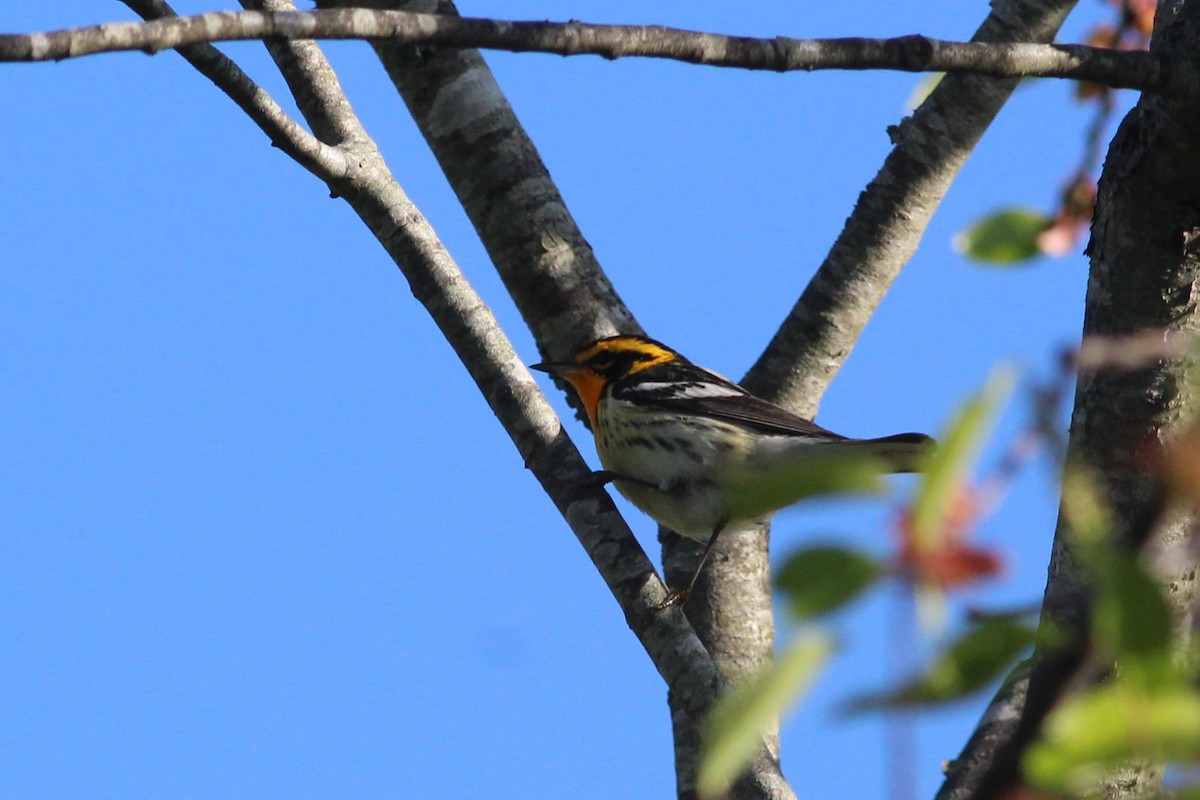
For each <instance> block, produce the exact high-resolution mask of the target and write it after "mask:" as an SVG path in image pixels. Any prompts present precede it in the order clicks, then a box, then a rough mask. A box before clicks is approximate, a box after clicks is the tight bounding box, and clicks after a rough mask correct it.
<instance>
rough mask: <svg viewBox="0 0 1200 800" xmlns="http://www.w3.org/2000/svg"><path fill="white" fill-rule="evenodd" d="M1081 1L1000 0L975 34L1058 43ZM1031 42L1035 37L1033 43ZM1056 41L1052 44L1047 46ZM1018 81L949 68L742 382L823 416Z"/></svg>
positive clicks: (901, 130) (898, 131) (901, 128)
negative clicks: (831, 391)
mask: <svg viewBox="0 0 1200 800" xmlns="http://www.w3.org/2000/svg"><path fill="white" fill-rule="evenodd" d="M1075 2H1076V0H998V1H997V2H994V3H993V4H992V5H993V9H992V12H991V14H989V15H988V17H987V19H985V20H984V22H983V24H982V25H980V27H979V30H978V31H976V33H975V36H974V40H976V41H980V42H1001V44H992V45H982V46H985V47H988V46H992V47H1001V48H1003V47H1005V46H1007V45H1005V44H1003V42H1012V41H1019V40H1031V41H1047V42H1048V41H1051V40H1053V38H1054V36H1055V34H1056V33H1057V31H1058V29H1059V27H1060V26H1061V25H1062V22H1063V20H1064V19H1066V16H1067V14H1068V13H1069V12H1070V10H1071V8H1072V7H1074V5H1075ZM1029 46H1031V47H1033V46H1035V45H1029ZM1038 46H1041V47H1050V45H1038ZM1016 86H1017V81H1016V79H1012V78H1010V79H1007V80H990V79H986V78H981V77H978V76H974V75H948V76H946V77H945V78H944V79H943V80H942V81H941V82H940V83H939V84H938V86H937V88H935V89H934V90H933V92H932V93H930V95H929V97H927V98H926V99H925V102H923V103H922V104H921V106H920V108H918V109H917V110H916V112H915V113H914V114H913V115H912V116H911V117H909V118H908V119H905V120H903V121H902V122H901V123H900V124H899V125H898V126H897V127H896V128H894V129H892V130H891V131H890V133H891V135H892V140H893V141H894V142H895V144H896V146H895V148H894V149H893V150H892V152H891V153H890V154H889V155H888V157H887V160H886V161H884V164H883V166H882V167H881V168H880V170H879V172H878V174H876V176H875V177H874V178H873V179H872V181H871V182H870V183H869V184H868V185H867V187H866V188H865V189H864V190H863V192H862V194H861V195H860V196H859V199H858V203H857V204H856V205H855V207H854V211H853V212H852V213H851V215H850V218H849V219H848V220H847V221H846V225H845V227H844V228H843V229H842V231H841V233H840V234H839V235H838V238H837V241H835V242H834V244H833V246H832V247H831V248H830V250H829V254H828V255H827V256H826V257H825V260H824V262H823V263H822V264H821V266H820V268H819V269H818V270H817V272H816V275H814V276H813V279H812V280H811V281H810V282H809V285H808V287H807V288H805V290H804V293H803V294H802V295H801V296H800V299H799V300H798V301H797V302H796V305H795V306H794V307H793V308H792V310H791V311H790V312H789V313H788V316H787V318H786V319H785V320H784V322H783V324H782V325H781V326H780V328H779V331H778V332H776V334H775V336H774V337H773V338H772V340H771V343H770V344H769V345H768V346H767V348H766V350H765V351H764V352H763V354H762V356H760V357H759V360H758V361H757V362H756V363H755V364H754V366H753V367H752V368H751V369H750V372H749V373H748V374H747V375H746V377H745V379H744V380H743V381H742V383H743V385H744V386H745V387H746V388H747V389H749V390H750V391H752V392H754V393H755V394H757V395H759V396H762V397H766V398H767V399H770V400H774V401H775V402H777V403H780V404H782V405H786V406H789V407H790V408H792V409H794V410H796V411H798V412H800V413H802V414H805V415H806V416H809V417H813V416H815V415H816V410H817V406H818V404H819V402H820V399H821V396H822V395H823V394H824V392H825V390H826V389H827V388H828V386H829V383H830V382H831V381H832V380H833V378H834V376H835V375H836V374H837V372H838V370H839V369H841V367H842V365H843V364H844V363H845V361H846V359H847V358H848V357H849V355H850V352H851V351H852V350H853V348H854V345H855V342H857V340H858V337H859V336H860V335H861V334H862V331H863V329H864V328H865V327H866V324H867V322H868V321H869V320H870V318H871V315H872V314H874V312H875V309H876V307H878V305H879V303H880V302H882V300H883V298H884V296H885V295H886V294H887V291H888V289H889V288H890V287H891V285H892V282H893V281H894V280H895V279H896V277H897V276H898V275H899V274H900V270H901V269H903V267H904V265H905V264H907V263H908V260H909V258H911V257H912V254H913V253H914V252H916V249H917V245H918V244H919V243H920V241H921V237H922V236H923V235H924V233H925V228H926V227H927V226H928V224H929V221H930V219H932V217H933V214H934V212H935V211H936V210H937V208H938V205H939V204H940V203H941V201H942V198H943V197H945V195H946V192H947V191H948V190H949V188H950V184H951V183H952V182H953V181H954V179H955V178H956V177H957V175H958V171H959V169H961V168H962V165H963V164H964V163H966V160H967V156H969V155H970V154H971V151H972V150H973V149H974V148H975V144H976V143H977V142H978V141H979V139H980V137H981V136H983V133H984V131H985V130H987V127H988V126H989V125H990V124H991V122H992V120H993V119H994V118H995V116H996V114H998V113H999V112H1000V109H1001V108H1003V106H1004V104H1005V102H1007V101H1008V98H1009V95H1011V94H1012V91H1013V89H1015V88H1016Z"/></svg>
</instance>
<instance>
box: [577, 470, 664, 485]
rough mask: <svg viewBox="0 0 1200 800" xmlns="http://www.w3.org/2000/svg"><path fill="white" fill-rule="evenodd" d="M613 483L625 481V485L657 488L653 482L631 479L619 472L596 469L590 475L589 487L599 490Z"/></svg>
mask: <svg viewBox="0 0 1200 800" xmlns="http://www.w3.org/2000/svg"><path fill="white" fill-rule="evenodd" d="M613 481H626V482H627V483H636V484H637V485H638V486H645V487H648V488H650V489H658V488H659V486H658V484H657V483H654V482H653V481H644V480H642V479H641V478H631V477H629V476H628V475H622V474H621V473H619V472H610V471H609V470H606V469H598V470H596V471H595V472H593V473H592V477H591V483H590V485H591V486H594V487H595V488H597V489H599V488H601V487H603V486H606V485H608V484H610V483H612V482H613Z"/></svg>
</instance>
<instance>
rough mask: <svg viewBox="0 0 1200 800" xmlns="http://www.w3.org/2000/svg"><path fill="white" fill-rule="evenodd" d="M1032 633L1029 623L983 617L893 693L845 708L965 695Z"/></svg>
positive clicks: (1006, 664)
mask: <svg viewBox="0 0 1200 800" xmlns="http://www.w3.org/2000/svg"><path fill="white" fill-rule="evenodd" d="M1036 636H1037V634H1036V632H1035V630H1034V629H1033V628H1032V627H1031V626H1029V625H1023V624H1021V623H1019V622H1016V621H1015V620H1014V619H1012V618H1007V617H996V618H991V619H987V620H984V621H983V622H981V623H979V624H978V625H976V626H974V627H973V628H972V629H971V630H969V631H967V632H966V633H965V634H963V635H962V636H961V637H959V639H958V640H957V641H955V642H954V643H953V644H951V645H950V647H948V648H947V649H946V650H945V651H943V652H942V653H941V654H940V655H938V656H937V657H936V658H935V659H934V660H933V663H932V664H930V665H929V667H928V669H926V671H925V672H924V673H923V674H922V675H919V676H917V677H916V678H915V679H913V680H911V681H909V682H908V683H906V684H905V685H903V686H901V687H900V688H899V689H896V690H894V691H891V692H885V693H882V694H875V695H865V696H862V697H859V698H856V699H854V700H852V701H851V702H850V703H849V706H848V708H849V710H850V711H865V710H871V709H876V708H894V707H898V706H926V705H934V704H937V703H945V702H948V701H951V700H957V699H959V698H962V697H965V696H966V695H969V694H971V693H972V692H976V691H978V690H980V689H982V688H984V687H986V686H987V685H988V684H990V683H991V682H992V681H994V680H995V679H996V678H998V677H1000V676H1001V675H1002V674H1004V672H1005V671H1007V670H1008V669H1009V668H1010V667H1011V666H1012V664H1013V662H1014V661H1016V659H1017V657H1018V656H1020V655H1021V653H1023V652H1024V651H1025V650H1026V649H1028V648H1029V646H1030V645H1031V644H1033V642H1034V639H1035V638H1036Z"/></svg>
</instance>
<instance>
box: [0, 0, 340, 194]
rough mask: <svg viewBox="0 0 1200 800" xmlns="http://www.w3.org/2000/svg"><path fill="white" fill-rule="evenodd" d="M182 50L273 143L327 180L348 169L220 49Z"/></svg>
mask: <svg viewBox="0 0 1200 800" xmlns="http://www.w3.org/2000/svg"><path fill="white" fill-rule="evenodd" d="M123 2H124V3H125V5H127V6H129V8H130V9H132V10H133V12H134V13H135V14H138V15H139V16H141V17H142V18H143V19H147V20H155V19H160V18H164V17H175V11H174V9H172V8H171V6H170V5H169V4H168V3H166V2H165V0H123ZM0 38H2V37H0ZM179 54H180V55H181V56H183V58H184V59H185V60H186V61H187V62H188V63H189V64H191V65H192V66H193V67H195V68H196V70H197V71H198V72H199V73H200V74H201V75H203V76H204V77H206V78H208V79H209V80H210V81H212V82H213V83H214V84H216V86H217V88H218V89H220V90H221V91H222V92H224V93H225V94H226V95H227V96H228V97H229V99H231V100H233V102H234V103H236V104H237V106H238V108H240V109H242V111H244V112H246V116H248V117H250V119H251V120H253V121H254V123H255V124H257V125H258V127H260V128H262V130H263V132H264V133H266V134H267V136H269V137H270V138H271V143H272V144H274V145H275V146H276V147H278V148H279V149H280V150H282V151H283V152H285V153H287V154H288V155H289V156H291V157H292V158H293V159H295V161H297V162H298V163H299V164H300V165H301V166H303V167H304V168H305V169H307V170H309V171H310V172H314V173H316V174H318V175H319V176H320V177H322V178H324V179H327V180H331V179H334V178H337V177H340V176H342V175H343V174H344V173H345V170H346V163H345V159H344V158H343V154H342V153H341V152H340V151H338V150H337V149H336V148H333V147H329V146H327V145H325V144H323V143H322V142H321V141H320V140H318V139H317V138H316V137H315V136H313V135H312V134H311V133H309V132H308V131H306V130H304V128H303V127H301V126H300V125H299V124H298V123H297V122H296V121H295V120H294V119H292V118H291V117H290V116H289V115H288V113H287V112H286V111H284V110H283V108H281V107H280V105H279V104H278V103H276V102H275V100H274V99H273V98H272V97H271V95H269V94H268V93H267V92H266V90H264V89H263V88H262V87H261V86H259V85H258V84H257V83H255V82H254V81H253V80H251V79H250V76H249V75H247V74H246V73H245V72H243V71H242V69H241V68H240V67H239V66H238V65H237V64H235V63H234V62H233V61H231V60H230V59H229V58H228V57H227V56H226V55H224V54H223V53H221V51H219V50H217V49H216V48H215V47H213V46H212V45H208V44H192V45H187V46H184V47H180V48H179Z"/></svg>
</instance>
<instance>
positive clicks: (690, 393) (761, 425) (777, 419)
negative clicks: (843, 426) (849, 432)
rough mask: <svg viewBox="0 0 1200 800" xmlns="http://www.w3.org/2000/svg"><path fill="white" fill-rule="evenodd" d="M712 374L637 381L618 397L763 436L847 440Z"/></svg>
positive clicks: (619, 393) (618, 394)
mask: <svg viewBox="0 0 1200 800" xmlns="http://www.w3.org/2000/svg"><path fill="white" fill-rule="evenodd" d="M709 375H710V376H711V378H708V379H705V380H672V381H666V382H657V381H644V382H638V383H635V384H633V385H631V386H629V387H627V388H626V389H624V390H623V391H619V392H616V394H617V396H621V395H622V394H624V395H626V396H627V397H632V396H634V395H636V397H637V400H638V402H641V403H651V404H653V405H656V406H658V407H660V408H662V409H664V410H669V411H676V412H679V413H682V414H698V415H701V416H705V417H711V418H713V419H719V420H725V421H726V422H737V423H740V424H743V425H749V426H751V427H753V428H756V429H757V430H759V431H762V432H763V433H773V434H777V435H781V436H811V437H816V438H819V439H824V440H826V441H831V440H840V439H845V438H846V437H844V436H841V435H839V434H836V433H834V432H833V431H830V430H826V429H825V428H822V427H821V426H820V425H817V424H816V423H814V422H810V421H809V420H806V419H804V418H803V417H801V416H799V415H797V414H793V413H792V412H790V411H787V410H786V409H783V408H780V407H779V406H777V405H775V404H774V403H768V402H767V401H766V400H760V399H759V398H757V397H755V396H754V395H752V394H750V393H749V392H747V391H746V390H745V389H743V388H742V387H740V386H738V385H737V384H735V383H732V382H730V381H728V380H726V379H724V378H722V377H721V376H720V375H717V374H716V373H709Z"/></svg>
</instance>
